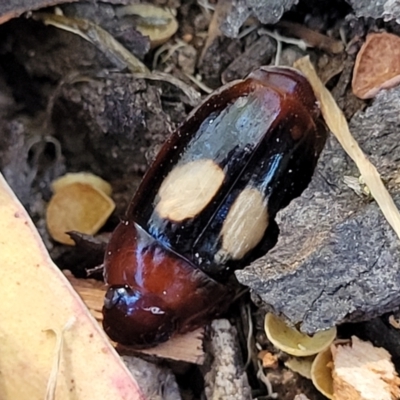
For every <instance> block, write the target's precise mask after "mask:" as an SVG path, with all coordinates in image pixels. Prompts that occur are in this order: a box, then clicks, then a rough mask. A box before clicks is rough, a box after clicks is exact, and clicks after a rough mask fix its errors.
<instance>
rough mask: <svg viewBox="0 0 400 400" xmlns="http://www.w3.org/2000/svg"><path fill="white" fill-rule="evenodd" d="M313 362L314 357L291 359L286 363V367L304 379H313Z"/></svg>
mask: <svg viewBox="0 0 400 400" xmlns="http://www.w3.org/2000/svg"><path fill="white" fill-rule="evenodd" d="M313 360H314V357H301V358H300V357H290V358H289V359H288V360H287V361H285V367H287V368H289V369H290V370H291V371H293V372H297V373H298V374H299V375H301V376H304V378H307V379H311V365H312V363H313Z"/></svg>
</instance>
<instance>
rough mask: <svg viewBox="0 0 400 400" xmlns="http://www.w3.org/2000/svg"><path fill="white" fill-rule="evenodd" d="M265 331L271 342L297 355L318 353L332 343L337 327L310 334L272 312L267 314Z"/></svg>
mask: <svg viewBox="0 0 400 400" xmlns="http://www.w3.org/2000/svg"><path fill="white" fill-rule="evenodd" d="M264 328H265V333H266V335H267V337H268V339H269V340H270V342H271V343H272V344H273V345H274V346H275V347H277V348H278V349H279V350H282V351H284V352H285V353H288V354H291V355H292V356H297V357H306V356H312V355H313V354H317V353H319V352H320V351H322V350H324V349H326V348H327V347H329V346H330V345H331V343H332V342H333V340H334V339H335V337H336V328H335V327H334V328H331V329H328V330H326V331H322V332H317V333H316V334H315V335H313V336H308V335H306V334H304V333H302V332H300V331H299V330H297V329H296V328H292V327H290V326H288V325H287V324H286V322H285V321H284V320H283V319H281V318H279V317H277V316H276V315H274V314H272V313H268V314H267V315H266V316H265V325H264Z"/></svg>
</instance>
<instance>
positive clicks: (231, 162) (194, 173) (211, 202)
mask: <svg viewBox="0 0 400 400" xmlns="http://www.w3.org/2000/svg"><path fill="white" fill-rule="evenodd" d="M325 140H326V128H325V124H324V123H323V121H322V119H321V118H320V111H319V108H318V105H317V102H316V99H315V96H314V94H313V92H312V89H311V86H310V84H309V83H308V82H307V80H306V78H305V77H304V76H303V75H301V73H299V72H297V71H296V70H293V69H289V68H278V67H263V68H260V69H258V70H256V71H254V72H253V73H251V74H250V75H249V76H248V77H247V78H246V79H244V80H242V81H236V82H232V83H230V84H228V85H225V86H223V87H222V88H221V89H219V90H218V91H216V92H214V93H213V94H211V95H210V96H209V97H208V98H207V99H206V100H205V101H204V102H203V103H202V104H201V105H200V106H199V107H198V108H197V109H195V110H194V111H193V112H192V113H191V114H190V115H189V116H188V118H187V119H186V121H185V122H184V123H183V124H182V125H181V126H180V128H178V129H177V131H176V132H175V133H174V134H173V135H172V136H171V137H170V138H169V139H168V140H167V142H166V143H165V145H164V146H163V147H162V149H161V151H160V153H159V154H158V156H157V158H156V160H155V162H154V163H153V165H152V166H151V167H150V169H149V171H148V172H147V174H146V175H145V177H144V179H143V181H142V183H141V185H140V187H139V189H138V191H137V193H136V195H135V196H134V198H133V200H132V202H131V204H130V206H129V209H128V211H127V213H126V216H125V218H124V220H123V222H121V223H120V224H119V226H118V227H117V229H116V230H115V232H114V233H113V235H112V237H111V240H110V242H109V245H108V248H107V253H106V256H105V263H104V264H105V279H106V282H107V284H108V285H109V289H108V292H107V295H106V299H105V304H104V308H103V314H104V321H103V325H104V328H105V330H106V332H107V333H108V335H109V336H110V337H111V338H112V339H113V340H115V341H117V342H120V343H123V344H130V345H135V346H138V347H143V346H151V345H154V344H157V343H159V342H162V341H165V340H167V339H168V338H169V337H170V336H171V335H172V334H173V333H174V332H181V333H182V332H185V331H188V330H191V329H195V328H197V327H198V326H200V325H202V324H204V323H205V322H207V321H209V320H210V319H211V318H213V317H215V316H216V315H217V314H218V313H221V312H223V311H224V310H226V308H227V306H228V305H229V302H230V301H231V298H232V295H233V290H232V289H231V288H230V287H229V286H228V285H225V284H224V282H225V280H226V279H227V277H228V276H229V274H230V273H231V271H233V270H234V269H237V268H243V267H244V266H246V264H248V263H249V262H251V261H252V260H254V259H256V258H257V257H260V256H261V255H263V254H265V253H266V252H267V251H268V250H270V249H271V248H272V247H273V246H274V244H275V243H276V240H277V236H278V228H277V226H276V223H275V216H276V213H277V212H278V211H279V210H280V209H281V208H283V207H285V206H287V205H288V203H289V202H290V201H291V200H292V199H293V198H295V197H297V196H299V195H300V194H301V192H302V191H303V190H304V189H305V188H306V187H307V185H308V183H309V181H310V179H311V176H312V174H313V171H314V168H315V165H316V162H317V159H318V156H319V153H320V151H321V149H322V147H323V145H324V143H325Z"/></svg>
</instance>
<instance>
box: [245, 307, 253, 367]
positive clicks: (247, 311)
mask: <svg viewBox="0 0 400 400" xmlns="http://www.w3.org/2000/svg"><path fill="white" fill-rule="evenodd" d="M246 313H247V319H248V322H249V332H248V333H247V342H246V344H247V360H246V363H245V364H244V369H245V370H246V369H247V367H248V366H249V365H250V362H251V356H252V351H251V339H252V338H253V320H252V319H251V310H250V306H249V305H247V306H246Z"/></svg>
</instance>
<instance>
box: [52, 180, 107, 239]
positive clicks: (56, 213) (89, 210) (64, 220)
mask: <svg viewBox="0 0 400 400" xmlns="http://www.w3.org/2000/svg"><path fill="white" fill-rule="evenodd" d="M114 208H115V204H114V202H113V201H112V199H111V198H110V197H108V196H107V195H105V194H104V193H103V192H102V191H100V190H98V189H96V188H94V187H93V186H91V185H88V184H85V183H79V182H77V183H72V184H69V185H67V186H64V187H61V188H59V189H58V190H57V192H56V193H55V194H54V196H53V197H52V198H51V200H50V202H49V204H48V207H47V211H46V223H47V228H48V230H49V233H50V235H51V237H52V238H53V239H54V240H56V241H57V242H60V243H64V244H70V245H73V244H75V242H74V241H73V240H72V239H71V238H70V237H69V236H68V235H67V234H66V232H69V231H77V232H81V233H85V234H87V235H94V234H95V233H97V232H98V230H99V229H100V228H101V227H102V226H103V225H104V223H105V222H106V221H107V219H108V217H109V216H110V215H111V213H112V212H113V211H114Z"/></svg>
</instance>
